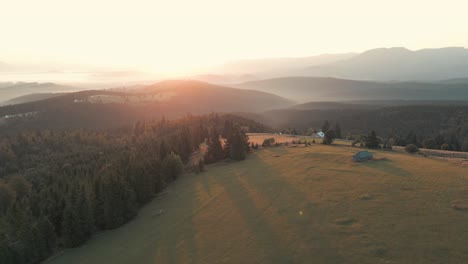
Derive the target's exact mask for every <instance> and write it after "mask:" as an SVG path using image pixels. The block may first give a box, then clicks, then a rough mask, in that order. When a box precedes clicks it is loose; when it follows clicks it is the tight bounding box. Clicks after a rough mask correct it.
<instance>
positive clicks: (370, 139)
mask: <svg viewBox="0 0 468 264" xmlns="http://www.w3.org/2000/svg"><path fill="white" fill-rule="evenodd" d="M379 145H380V143H379V139H378V138H377V135H376V134H375V131H374V130H372V132H371V133H370V134H369V135H368V136H367V138H366V147H367V148H373V149H375V148H378V147H379Z"/></svg>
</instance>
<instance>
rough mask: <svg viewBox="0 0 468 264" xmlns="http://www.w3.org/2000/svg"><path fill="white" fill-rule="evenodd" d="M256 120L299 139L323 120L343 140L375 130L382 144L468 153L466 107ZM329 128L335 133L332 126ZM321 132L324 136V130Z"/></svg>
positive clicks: (299, 113) (270, 115)
mask: <svg viewBox="0 0 468 264" xmlns="http://www.w3.org/2000/svg"><path fill="white" fill-rule="evenodd" d="M245 116H248V115H245ZM252 118H255V116H252ZM256 120H258V121H260V122H262V123H264V124H266V125H269V126H272V127H276V128H279V129H284V128H289V129H287V130H290V131H295V132H296V133H297V134H299V135H307V134H310V133H311V131H312V132H313V131H314V129H320V128H321V127H322V125H323V122H324V120H331V121H333V123H339V124H340V125H341V134H342V137H343V138H348V139H354V137H356V136H359V135H363V136H364V137H365V136H367V135H369V134H370V132H371V131H372V130H375V132H376V133H377V135H379V136H380V137H381V140H382V144H383V142H384V141H388V140H391V141H394V145H400V146H405V145H407V144H414V145H417V146H419V147H424V148H431V149H443V150H452V151H468V107H467V106H466V105H456V104H454V105H413V106H394V107H383V108H379V109H370V110H369V109H331V110H291V109H285V110H275V111H270V112H266V113H264V114H263V116H262V118H256ZM331 128H332V129H333V130H336V128H334V127H333V125H331ZM315 131H316V130H315ZM322 131H324V132H326V130H323V128H322ZM337 137H338V136H337Z"/></svg>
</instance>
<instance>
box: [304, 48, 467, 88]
mask: <svg viewBox="0 0 468 264" xmlns="http://www.w3.org/2000/svg"><path fill="white" fill-rule="evenodd" d="M304 75H305V76H320V77H338V78H347V79H356V80H381V81H389V80H399V81H434V80H443V79H454V78H465V77H468V49H465V48H442V49H423V50H417V51H411V50H408V49H405V48H390V49H374V50H369V51H366V52H363V53H361V54H359V55H357V56H354V57H352V58H350V59H346V60H341V61H337V62H333V63H329V64H325V65H315V66H311V67H309V68H307V69H305V70H304Z"/></svg>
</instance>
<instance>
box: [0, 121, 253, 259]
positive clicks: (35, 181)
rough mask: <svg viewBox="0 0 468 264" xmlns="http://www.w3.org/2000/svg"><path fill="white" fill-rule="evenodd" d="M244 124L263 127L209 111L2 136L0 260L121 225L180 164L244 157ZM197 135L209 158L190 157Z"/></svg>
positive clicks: (38, 254) (31, 255)
mask: <svg viewBox="0 0 468 264" xmlns="http://www.w3.org/2000/svg"><path fill="white" fill-rule="evenodd" d="M241 126H242V127H245V128H247V129H250V130H253V131H257V130H258V129H261V128H262V126H261V125H259V124H257V123H255V122H252V121H249V120H246V119H244V118H241V117H236V116H233V115H221V116H218V115H217V114H210V115H206V116H200V117H194V116H187V117H185V118H182V119H178V120H173V121H169V120H165V119H162V120H161V121H158V122H138V123H136V124H135V125H134V126H129V127H123V128H121V129H117V130H100V131H96V130H93V131H91V130H84V129H76V130H62V131H56V130H34V131H30V132H28V131H23V132H21V133H18V134H16V135H13V136H4V137H2V138H1V140H0V260H1V263H2V264H9V263H15V264H16V263H37V262H39V261H41V260H43V259H45V258H46V257H48V256H50V255H51V254H52V253H53V252H55V251H56V250H57V249H60V248H63V247H75V246H79V245H81V244H83V243H84V242H86V240H88V239H89V238H90V237H91V236H92V235H93V234H94V233H96V232H98V231H100V230H106V229H113V228H116V227H119V226H121V225H122V224H124V223H126V222H127V221H129V220H130V219H132V218H133V217H134V216H135V215H136V214H137V211H138V208H139V207H141V206H142V205H143V204H145V203H147V202H148V201H149V200H151V199H152V197H153V196H154V195H155V194H156V193H158V192H159V191H161V190H162V189H163V188H164V187H165V186H166V185H167V184H169V183H170V182H172V181H174V180H176V179H177V177H178V176H179V174H180V173H182V170H183V166H184V165H183V164H186V165H185V166H186V167H187V166H188V167H189V168H196V170H202V169H203V163H204V162H205V161H206V162H216V161H218V160H221V159H224V158H225V157H230V158H231V159H235V160H240V159H243V158H245V155H246V153H247V151H248V143H247V140H248V138H247V137H246V135H245V133H244V131H243V130H241ZM259 132H261V131H259ZM221 134H222V135H223V137H224V138H226V139H227V140H226V142H225V143H224V144H222V143H221V139H220V135H221ZM200 143H206V144H208V146H209V147H210V148H209V149H210V150H209V152H208V153H207V155H206V160H205V161H203V160H202V159H199V160H191V162H189V160H190V159H191V155H192V153H193V152H194V151H196V150H198V147H199V144H200ZM223 146H224V147H223Z"/></svg>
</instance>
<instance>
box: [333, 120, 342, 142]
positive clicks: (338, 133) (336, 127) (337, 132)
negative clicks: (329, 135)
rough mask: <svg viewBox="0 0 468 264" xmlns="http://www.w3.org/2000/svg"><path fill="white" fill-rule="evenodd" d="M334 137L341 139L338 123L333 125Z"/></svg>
mask: <svg viewBox="0 0 468 264" xmlns="http://www.w3.org/2000/svg"><path fill="white" fill-rule="evenodd" d="M335 137H336V138H342V135H341V126H340V124H339V123H336V124H335Z"/></svg>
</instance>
